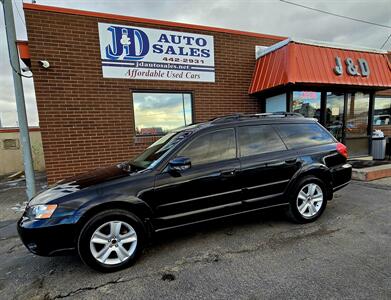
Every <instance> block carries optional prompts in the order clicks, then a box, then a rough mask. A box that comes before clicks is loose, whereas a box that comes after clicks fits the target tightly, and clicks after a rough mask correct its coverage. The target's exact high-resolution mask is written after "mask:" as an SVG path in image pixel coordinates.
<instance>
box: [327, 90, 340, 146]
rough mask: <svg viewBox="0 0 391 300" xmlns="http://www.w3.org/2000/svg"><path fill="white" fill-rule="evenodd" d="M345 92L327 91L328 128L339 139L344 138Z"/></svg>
mask: <svg viewBox="0 0 391 300" xmlns="http://www.w3.org/2000/svg"><path fill="white" fill-rule="evenodd" d="M343 114H344V94H334V93H329V92H328V93H327V102H326V124H325V125H326V128H327V129H328V130H329V131H330V132H331V133H332V134H333V135H334V136H335V138H336V139H337V140H339V141H342V139H343Z"/></svg>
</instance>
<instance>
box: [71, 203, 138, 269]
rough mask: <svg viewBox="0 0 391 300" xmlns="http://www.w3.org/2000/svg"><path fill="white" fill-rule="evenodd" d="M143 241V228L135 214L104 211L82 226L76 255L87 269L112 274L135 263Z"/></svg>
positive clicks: (120, 211)
mask: <svg viewBox="0 0 391 300" xmlns="http://www.w3.org/2000/svg"><path fill="white" fill-rule="evenodd" d="M144 238H145V230H144V227H143V225H142V222H141V221H140V220H139V219H138V218H137V217H136V216H135V215H133V214H131V213H129V212H127V211H122V210H108V211H105V212H102V213H99V214H97V215H96V216H94V217H93V218H92V219H91V220H89V221H88V222H87V223H86V224H85V225H84V227H83V229H82V231H81V233H80V236H79V239H78V252H79V255H80V257H81V259H82V260H83V262H84V263H85V264H87V265H88V266H90V267H91V268H93V269H95V270H98V271H101V272H114V271H118V270H121V269H124V268H126V267H129V266H130V265H132V264H133V263H134V262H135V260H136V259H137V257H138V255H139V254H140V252H141V250H142V246H143V244H144Z"/></svg>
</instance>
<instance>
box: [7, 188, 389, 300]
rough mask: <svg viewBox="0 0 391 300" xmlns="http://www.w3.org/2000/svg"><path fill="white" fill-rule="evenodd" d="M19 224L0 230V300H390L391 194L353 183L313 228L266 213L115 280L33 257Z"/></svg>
mask: <svg viewBox="0 0 391 300" xmlns="http://www.w3.org/2000/svg"><path fill="white" fill-rule="evenodd" d="M23 193H24V192H23V190H22V189H21V188H20V187H16V188H13V189H8V190H3V191H0V201H1V202H2V203H4V202H5V203H10V200H9V198H10V197H11V195H14V196H13V197H16V198H17V196H15V195H20V196H19V197H22V196H23ZM7 199H8V200H7ZM14 200H15V199H14ZM7 201H8V202H7ZM19 202H23V201H19ZM7 207H8V206H7ZM3 209H4V208H3ZM17 214H18V212H12V214H9V213H8V214H5V213H3V215H2V216H3V219H2V221H0V298H1V299H60V298H68V299H108V298H114V297H115V298H117V299H288V298H289V299H309V298H311V299H391V187H390V186H388V187H387V186H381V185H376V184H366V183H357V182H355V183H352V184H350V185H349V186H348V187H346V188H345V189H343V190H341V191H339V192H337V193H336V196H335V199H334V200H333V201H331V202H329V203H328V207H327V209H326V211H325V213H324V215H323V216H322V217H321V218H320V219H319V220H318V221H317V222H315V223H312V224H307V225H296V224H292V223H290V222H289V221H288V220H287V219H286V218H285V217H284V216H283V214H281V212H280V211H279V210H273V211H269V212H264V213H261V214H256V215H251V216H246V217H241V218H234V219H230V220H225V221H223V222H222V221H220V222H214V223H209V224H206V225H203V226H197V227H192V228H188V229H186V230H180V231H173V232H170V233H166V234H161V235H159V236H158V238H157V239H156V241H155V242H154V243H153V245H151V246H149V247H148V248H147V249H146V250H145V251H144V253H143V255H142V257H141V258H140V260H139V261H138V262H137V263H136V264H135V265H134V266H133V267H131V268H129V269H127V270H123V271H120V272H117V273H112V274H101V273H97V272H95V271H93V270H91V269H89V268H87V267H86V266H84V265H83V264H82V262H81V261H80V260H79V259H78V258H77V256H69V257H52V258H45V257H38V256H35V255H33V254H30V253H29V252H28V251H27V250H26V249H25V248H24V246H23V245H22V244H21V242H20V240H19V239H18V237H17V234H16V230H15V220H14V219H15V217H16V216H17ZM10 217H11V218H10ZM7 218H8V219H7Z"/></svg>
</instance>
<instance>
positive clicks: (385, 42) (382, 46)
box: [380, 33, 391, 49]
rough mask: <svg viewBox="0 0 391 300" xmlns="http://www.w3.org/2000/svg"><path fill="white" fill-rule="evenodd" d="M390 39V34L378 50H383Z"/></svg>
mask: <svg viewBox="0 0 391 300" xmlns="http://www.w3.org/2000/svg"><path fill="white" fill-rule="evenodd" d="M390 38H391V33H390V35H389V36H388V38H387V39H386V41H385V42H384V43H383V45H382V46H381V47H380V49H383V47H384V46H385V45H386V44H387V42H388V40H389V39H390Z"/></svg>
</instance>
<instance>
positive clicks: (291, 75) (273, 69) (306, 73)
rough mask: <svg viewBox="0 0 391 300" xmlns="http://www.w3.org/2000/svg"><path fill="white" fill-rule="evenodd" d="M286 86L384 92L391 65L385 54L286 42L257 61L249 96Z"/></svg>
mask: <svg viewBox="0 0 391 300" xmlns="http://www.w3.org/2000/svg"><path fill="white" fill-rule="evenodd" d="M287 84H304V85H305V84H308V85H319V86H321V85H348V86H359V87H371V88H376V89H379V90H380V89H387V88H390V87H391V64H390V62H389V60H388V58H387V53H386V52H380V51H372V50H356V49H345V48H342V47H341V48H338V47H336V46H328V45H325V44H320V43H319V44H310V43H305V42H296V41H291V40H287V41H284V42H280V43H278V44H276V45H275V46H274V47H273V46H272V47H270V49H269V50H268V49H266V51H265V52H264V55H262V56H261V57H260V58H258V60H257V62H256V66H255V70H254V74H253V80H252V83H251V86H250V89H249V94H254V93H257V92H262V91H265V90H268V89H271V88H276V87H279V86H284V85H287Z"/></svg>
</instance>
